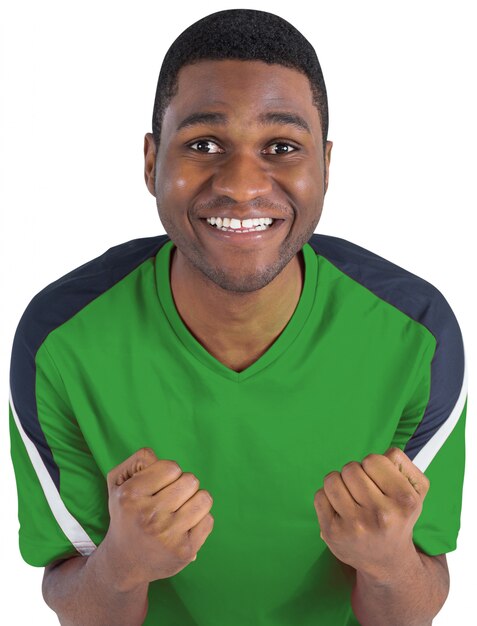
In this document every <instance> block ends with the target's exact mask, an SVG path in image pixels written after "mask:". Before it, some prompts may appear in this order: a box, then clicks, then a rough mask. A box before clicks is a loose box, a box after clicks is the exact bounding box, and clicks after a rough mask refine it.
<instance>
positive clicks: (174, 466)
mask: <svg viewBox="0 0 477 626" xmlns="http://www.w3.org/2000/svg"><path fill="white" fill-rule="evenodd" d="M161 463H162V466H163V468H164V471H165V472H166V473H167V474H171V475H173V476H180V475H181V474H182V469H181V467H180V465H179V463H177V462H176V461H172V460H171V459H163V460H162V461H161Z"/></svg>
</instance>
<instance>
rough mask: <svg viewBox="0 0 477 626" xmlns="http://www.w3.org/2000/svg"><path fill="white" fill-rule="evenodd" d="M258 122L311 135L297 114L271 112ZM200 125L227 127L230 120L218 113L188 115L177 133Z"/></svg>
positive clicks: (308, 127)
mask: <svg viewBox="0 0 477 626" xmlns="http://www.w3.org/2000/svg"><path fill="white" fill-rule="evenodd" d="M258 121H259V123H260V124H261V125H263V126H271V125H273V124H283V125H288V126H294V127H295V128H297V129H298V130H301V131H304V132H306V133H309V134H311V130H310V126H309V125H308V123H307V122H306V121H305V120H304V119H303V118H302V117H301V115H298V114H297V113H288V112H282V111H269V112H267V113H262V114H261V115H259V117H258ZM200 124H209V125H210V126H226V125H227V124H228V118H227V116H226V115H225V114H224V113H218V112H217V113H216V112H210V113H205V112H204V113H191V115H188V116H187V117H186V118H184V119H183V120H182V121H181V122H180V123H179V125H178V126H177V131H180V130H182V129H183V128H190V127H192V126H198V125H200Z"/></svg>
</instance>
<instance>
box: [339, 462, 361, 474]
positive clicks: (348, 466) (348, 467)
mask: <svg viewBox="0 0 477 626" xmlns="http://www.w3.org/2000/svg"><path fill="white" fill-rule="evenodd" d="M358 465H359V463H358V462H357V461H350V462H349V463H346V465H343V468H342V470H341V471H342V472H349V471H350V470H353V471H354V470H356V467H357V466H358Z"/></svg>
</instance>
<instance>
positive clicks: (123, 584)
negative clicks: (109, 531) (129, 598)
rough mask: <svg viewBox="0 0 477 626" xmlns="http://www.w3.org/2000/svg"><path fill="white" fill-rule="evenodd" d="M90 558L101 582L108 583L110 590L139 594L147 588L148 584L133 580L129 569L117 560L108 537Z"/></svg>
mask: <svg viewBox="0 0 477 626" xmlns="http://www.w3.org/2000/svg"><path fill="white" fill-rule="evenodd" d="M91 556H94V557H95V561H96V566H97V569H98V570H99V572H100V575H101V580H106V581H108V585H110V588H111V589H112V590H114V591H115V592H117V593H140V592H141V590H145V591H146V592H147V589H148V587H149V583H148V582H145V581H140V580H137V579H134V577H133V576H132V572H131V568H128V567H127V564H125V563H124V562H121V560H120V559H118V557H117V555H116V552H115V550H114V547H113V546H112V545H111V542H110V540H108V535H106V537H105V538H104V540H103V541H102V542H101V543H100V544H99V546H98V547H97V549H96V550H95V551H94V552H93V554H92V555H91Z"/></svg>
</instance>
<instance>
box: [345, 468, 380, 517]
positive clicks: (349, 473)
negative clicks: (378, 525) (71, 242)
mask: <svg viewBox="0 0 477 626" xmlns="http://www.w3.org/2000/svg"><path fill="white" fill-rule="evenodd" d="M341 478H342V479H343V482H344V484H345V485H346V487H347V488H348V491H349V492H350V494H351V496H352V498H353V499H354V500H355V501H356V502H357V503H358V504H359V505H360V506H362V507H365V508H372V507H374V506H376V505H379V504H383V501H384V498H385V495H384V494H383V492H382V491H381V489H380V488H379V487H378V486H377V485H376V483H375V482H374V481H373V480H372V479H371V478H370V477H369V476H368V475H367V474H366V472H365V471H364V469H363V468H362V467H361V464H360V463H358V462H357V461H351V462H350V463H347V464H346V465H344V466H343V468H342V470H341Z"/></svg>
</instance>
